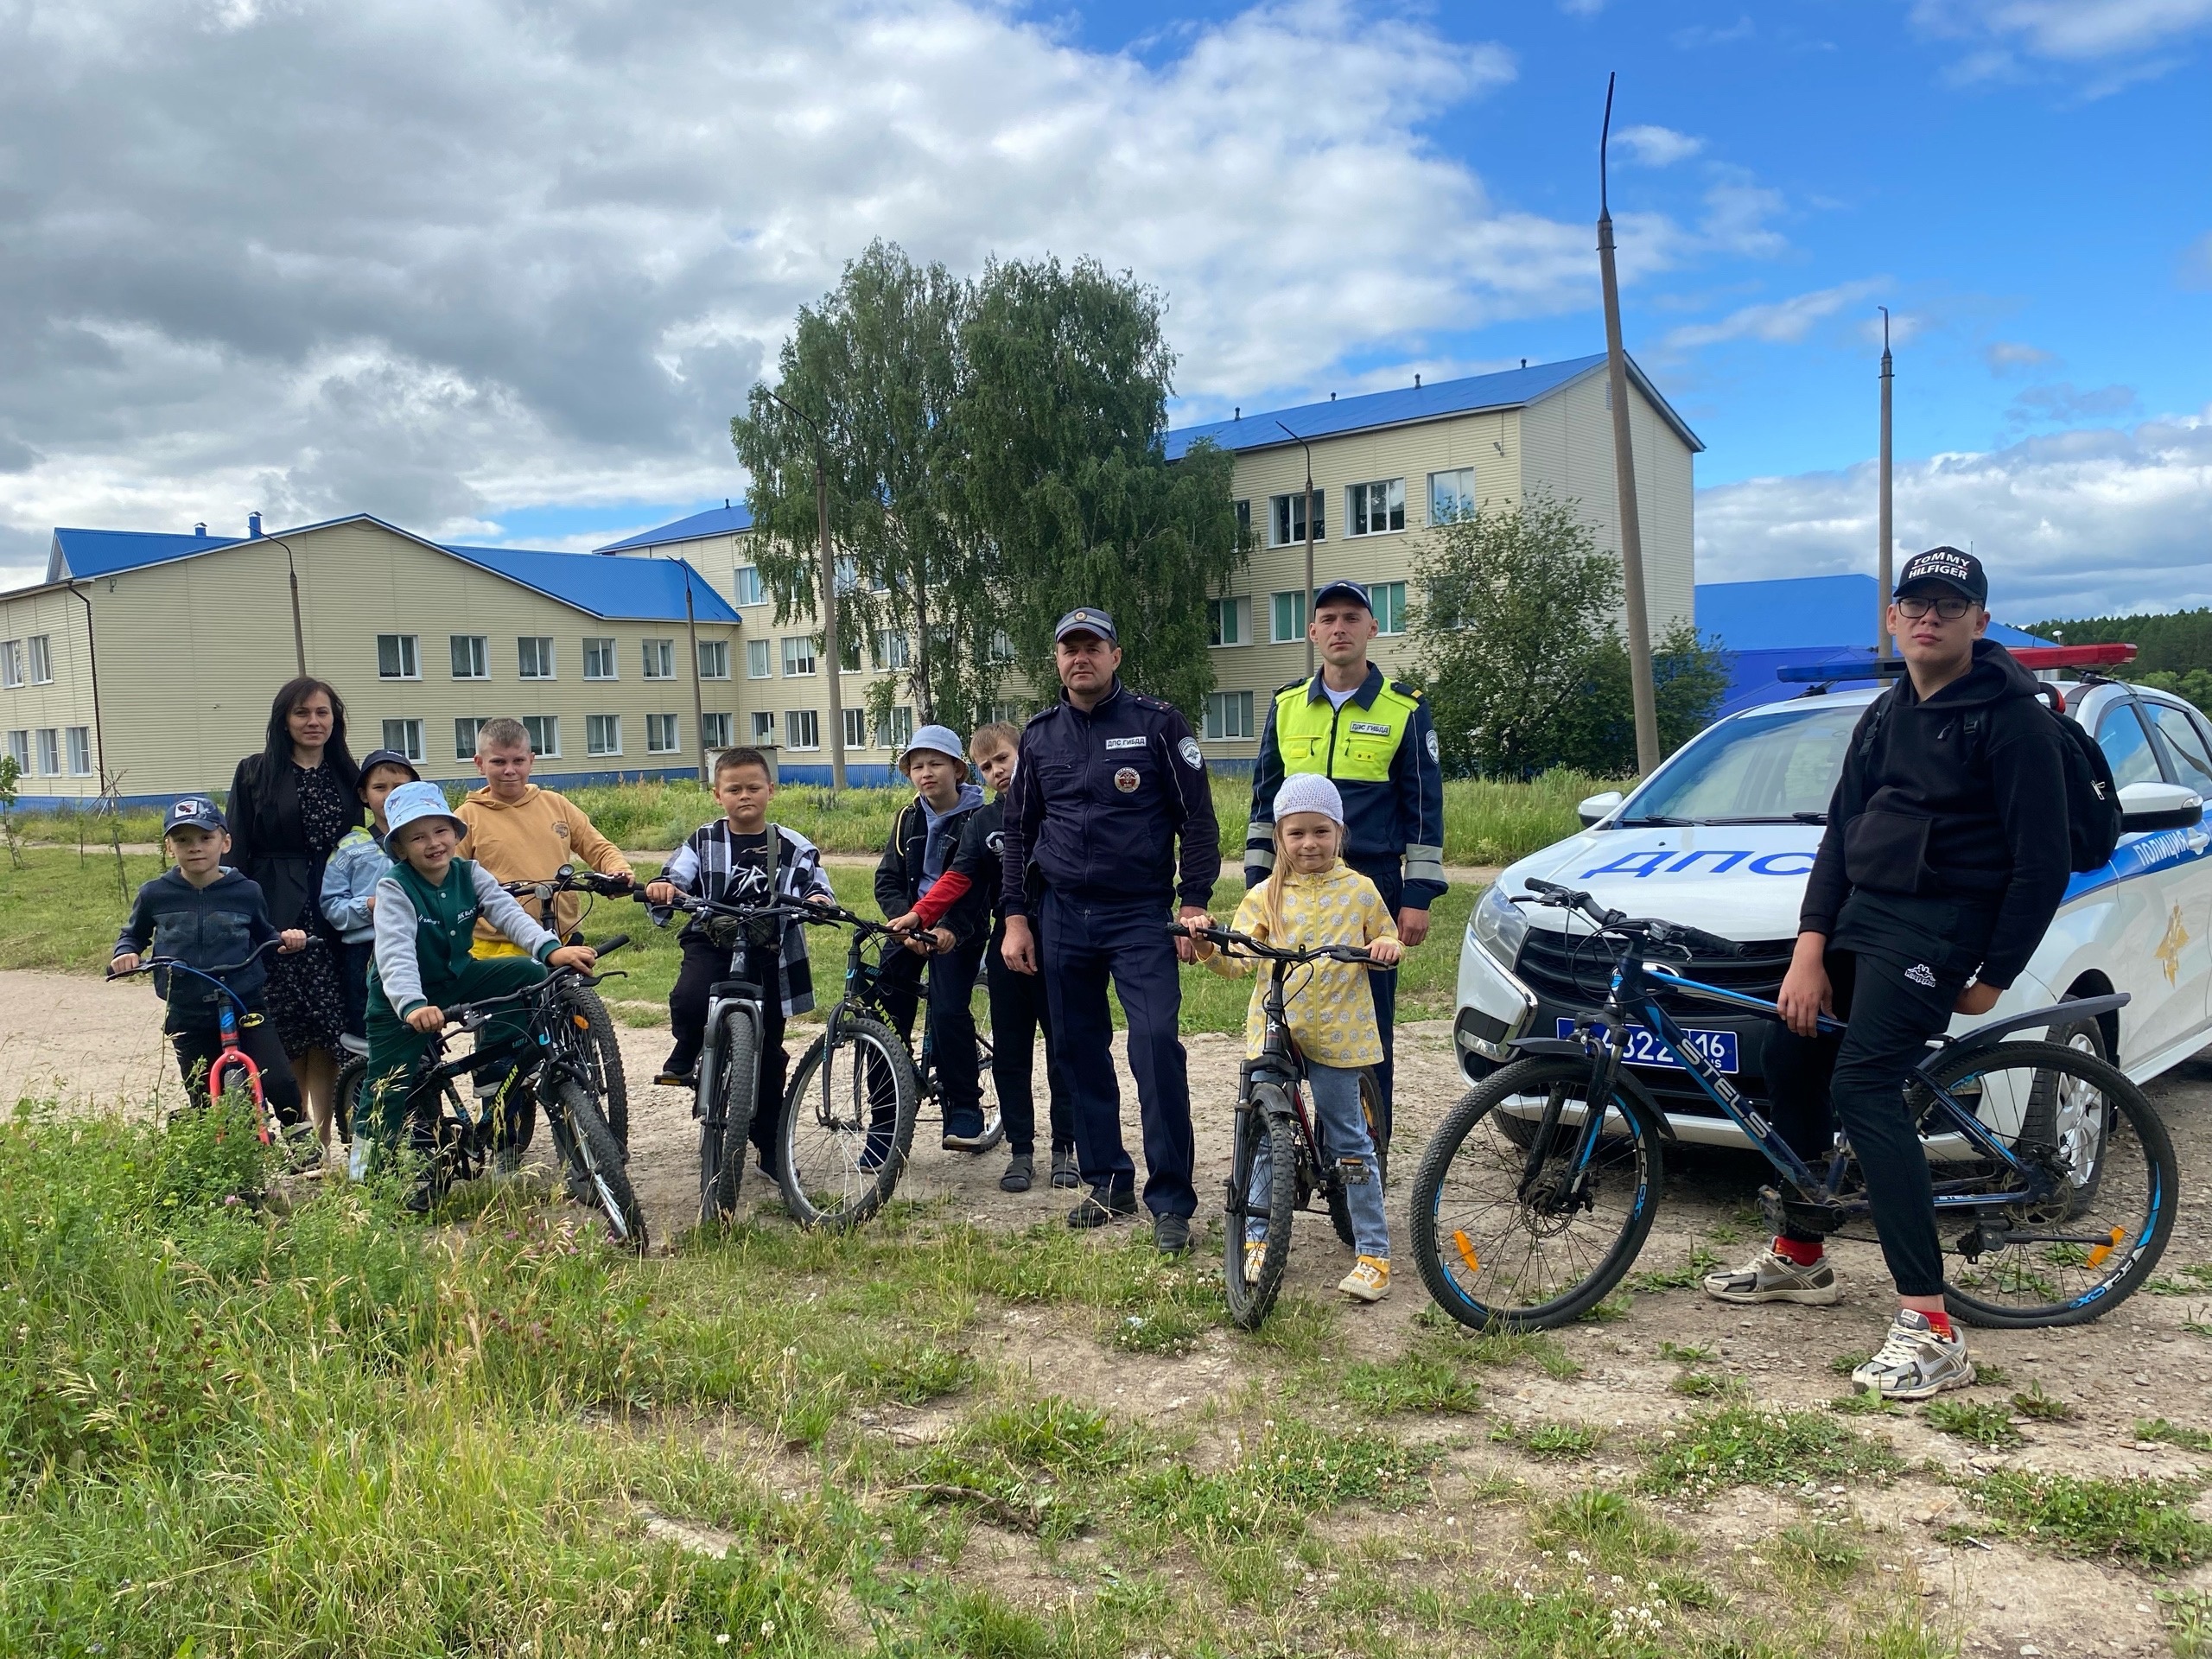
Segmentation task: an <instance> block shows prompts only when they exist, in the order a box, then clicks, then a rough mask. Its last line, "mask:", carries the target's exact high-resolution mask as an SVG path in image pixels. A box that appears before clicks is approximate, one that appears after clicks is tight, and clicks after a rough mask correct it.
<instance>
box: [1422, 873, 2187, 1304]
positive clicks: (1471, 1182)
mask: <svg viewBox="0 0 2212 1659" xmlns="http://www.w3.org/2000/svg"><path fill="white" fill-rule="evenodd" d="M1527 885H1528V887H1529V893H1524V894H1522V896H1521V897H1520V898H1519V899H1516V900H1515V902H1516V903H1529V902H1534V903H1535V904H1537V905H1541V906H1548V907H1551V908H1555V909H1561V910H1566V911H1569V912H1573V914H1575V915H1576V916H1578V917H1579V918H1581V919H1582V920H1583V921H1585V922H1586V923H1587V924H1588V925H1589V928H1590V931H1589V933H1588V934H1587V935H1586V938H1587V939H1588V940H1589V941H1592V942H1593V943H1595V944H1597V945H1598V946H1599V948H1600V949H1602V950H1605V952H1606V953H1607V954H1608V955H1610V956H1611V958H1612V970H1611V979H1610V982H1609V985H1608V988H1607V991H1606V995H1605V1001H1604V1003H1603V1005H1602V1006H1601V1007H1598V1008H1596V1009H1594V1010H1592V1011H1591V1012H1589V1013H1587V1014H1584V1015H1582V1016H1581V1017H1580V1018H1579V1019H1578V1020H1576V1021H1575V1024H1574V1026H1573V1035H1572V1036H1571V1037H1566V1038H1536V1039H1528V1038H1524V1039H1520V1040H1519V1041H1518V1042H1516V1044H1515V1045H1514V1046H1515V1047H1516V1049H1517V1050H1518V1051H1519V1052H1520V1053H1521V1055H1522V1058H1517V1059H1516V1060H1513V1061H1512V1062H1510V1064H1508V1065H1505V1066H1503V1068H1501V1069H1500V1070H1499V1071H1496V1072H1494V1073H1493V1074H1491V1076H1490V1077H1487V1078H1485V1079H1484V1080H1483V1081H1482V1082H1481V1083H1479V1084H1476V1085H1475V1087H1474V1088H1473V1089H1471V1090H1469V1091H1468V1092H1467V1094H1466V1095H1465V1096H1463V1097H1462V1098H1461V1100H1460V1102H1459V1104H1458V1105H1457V1106H1456V1107H1454V1108H1453V1109H1452V1112H1451V1113H1450V1115H1449V1116H1446V1119H1445V1122H1444V1123H1443V1124H1442V1126H1441V1127H1440V1128H1438V1129H1437V1131H1436V1133H1435V1135H1433V1136H1432V1137H1431V1139H1430V1141H1429V1143H1428V1146H1427V1148H1426V1150H1425V1151H1424V1153H1423V1154H1422V1157H1421V1168H1420V1171H1419V1172H1418V1173H1416V1174H1415V1175H1414V1186H1413V1193H1412V1198H1411V1205H1410V1208H1411V1212H1412V1213H1411V1219H1412V1223H1413V1226H1412V1235H1413V1249H1414V1261H1415V1262H1416V1263H1417V1264H1418V1265H1419V1267H1420V1269H1421V1279H1422V1281H1423V1282H1424V1283H1425V1284H1426V1285H1427V1287H1428V1291H1429V1294H1431V1295H1432V1296H1433V1297H1434V1298H1435V1300H1436V1303H1437V1305H1438V1306H1440V1307H1441V1308H1442V1309H1443V1310H1444V1311H1445V1312H1446V1313H1448V1314H1450V1315H1451V1316H1452V1318H1453V1319H1457V1320H1458V1321H1459V1323H1460V1324H1462V1325H1470V1326H1473V1327H1476V1328H1478V1329H1479V1328H1484V1327H1490V1326H1497V1327H1503V1328H1504V1329H1507V1330H1539V1329H1544V1328H1548V1327H1552V1326H1556V1325H1565V1324H1567V1323H1568V1322H1569V1321H1571V1320H1573V1319H1578V1318H1580V1316H1581V1315H1582V1314H1583V1313H1586V1312H1588V1311H1589V1309H1590V1308H1592V1306H1595V1305H1596V1304H1597V1303H1598V1302H1599V1301H1600V1300H1603V1299H1604V1297H1605V1294H1606V1293H1608V1292H1609V1291H1611V1289H1612V1287H1614V1286H1615V1285H1616V1284H1618V1282H1619V1281H1620V1279H1621V1277H1622V1275H1623V1274H1625V1273H1626V1272H1627V1271H1628V1269H1629V1268H1630V1265H1631V1264H1632V1263H1633V1262H1634V1261H1635V1259H1636V1255H1637V1251H1638V1250H1639V1249H1641V1248H1642V1246H1643V1241H1644V1239H1645V1238H1646V1237H1647V1236H1649V1232H1650V1230H1651V1224H1652V1221H1653V1218H1654V1217H1655V1215H1656V1211H1657V1208H1658V1204H1659V1198H1660V1192H1661V1184H1662V1153H1661V1142H1662V1140H1663V1139H1665V1138H1667V1137H1668V1135H1669V1131H1668V1129H1667V1128H1666V1126H1665V1119H1664V1117H1663V1116H1662V1114H1661V1112H1660V1110H1659V1108H1658V1106H1657V1103H1656V1102H1655V1101H1654V1100H1653V1099H1652V1098H1651V1096H1649V1093H1648V1092H1647V1091H1646V1090H1645V1089H1644V1087H1643V1084H1641V1083H1640V1082H1639V1081H1638V1080H1637V1078H1636V1077H1635V1076H1634V1074H1633V1073H1632V1072H1628V1071H1623V1070H1622V1059H1623V1057H1624V1053H1625V1052H1626V1050H1627V1046H1628V1044H1629V1042H1630V1039H1631V1037H1632V1035H1633V1034H1634V1033H1636V1030H1637V1027H1639V1026H1641V1027H1643V1029H1644V1030H1646V1031H1648V1032H1649V1033H1650V1034H1651V1036H1652V1037H1653V1038H1654V1039H1656V1042H1657V1044H1658V1046H1660V1047H1662V1048H1663V1049H1664V1050H1665V1051H1666V1052H1667V1053H1668V1054H1669V1055H1670V1056H1671V1057H1672V1059H1673V1062H1674V1064H1675V1065H1679V1066H1681V1068H1682V1070H1683V1071H1684V1072H1685V1073H1687V1074H1688V1077H1691V1078H1692V1079H1694V1081H1695V1083H1696V1084H1697V1085H1698V1087H1699V1088H1700V1089H1702V1090H1704V1091H1705V1093H1706V1094H1707V1096H1710V1097H1711V1098H1712V1100H1713V1103H1714V1104H1715V1105H1716V1106H1718V1107H1719V1109H1720V1110H1721V1111H1723V1112H1724V1113H1726V1115H1727V1116H1728V1117H1730V1118H1731V1119H1732V1120H1733V1121H1734V1122H1735V1123H1736V1124H1737V1125H1738V1127H1739V1128H1741V1129H1742V1130H1743V1131H1744V1133H1745V1135H1746V1136H1748V1137H1749V1138H1750V1140H1751V1144H1752V1146H1753V1147H1756V1148H1757V1149H1758V1151H1759V1152H1760V1153H1761V1154H1764V1156H1765V1158H1766V1160H1767V1161H1768V1162H1769V1163H1770V1164H1771V1165H1772V1166H1774V1170H1775V1173H1776V1175H1777V1178H1778V1180H1779V1183H1780V1184H1779V1185H1766V1186H1764V1187H1762V1188H1761V1189H1760V1190H1759V1207H1760V1211H1761V1216H1762V1219H1763V1223H1764V1225H1765V1226H1766V1227H1767V1228H1768V1229H1769V1230H1770V1231H1775V1232H1779V1231H1781V1230H1782V1229H1783V1225H1784V1224H1787V1223H1793V1222H1794V1223H1796V1224H1799V1225H1801V1226H1804V1227H1807V1228H1809V1229H1810V1230H1815V1231H1817V1232H1820V1233H1822V1234H1826V1235H1835V1234H1838V1233H1840V1231H1841V1229H1842V1227H1843V1224H1845V1223H1847V1222H1850V1221H1857V1220H1859V1219H1861V1218H1863V1217H1866V1216H1867V1215H1868V1214H1869V1213H1870V1212H1869V1208H1868V1205H1867V1203H1866V1196H1865V1191H1864V1186H1863V1184H1861V1183H1859V1182H1857V1181H1856V1179H1854V1173H1853V1172H1854V1162H1853V1154H1852V1152H1851V1148H1850V1147H1849V1144H1848V1143H1847V1141H1846V1140H1845V1138H1844V1137H1843V1136H1842V1135H1837V1136H1835V1138H1834V1141H1833V1142H1832V1145H1831V1147H1830V1149H1829V1151H1828V1153H1827V1157H1826V1160H1825V1162H1826V1167H1825V1169H1823V1170H1816V1169H1815V1168H1814V1167H1813V1166H1811V1165H1809V1164H1808V1162H1807V1161H1806V1160H1804V1159H1803V1158H1801V1157H1800V1156H1799V1155H1798V1154H1797V1153H1796V1151H1795V1150H1794V1149H1793V1148H1792V1147H1790V1146H1789V1143H1788V1142H1787V1141H1784V1140H1783V1138H1782V1136H1781V1135H1780V1133H1779V1132H1778V1131H1777V1129H1776V1128H1775V1127H1774V1126H1773V1125H1772V1124H1771V1123H1770V1122H1768V1120H1767V1118H1766V1116H1765V1114H1764V1112H1762V1111H1761V1110H1760V1109H1759V1107H1758V1105H1757V1104H1756V1103H1753V1102H1752V1101H1751V1100H1749V1099H1747V1098H1746V1097H1745V1096H1744V1095H1743V1094H1742V1093H1741V1091H1739V1090H1738V1089H1737V1088H1736V1086H1735V1084H1732V1082H1730V1081H1729V1079H1728V1078H1727V1077H1726V1075H1724V1074H1723V1072H1722V1071H1720V1069H1719V1066H1717V1065H1715V1064H1714V1063H1713V1061H1712V1060H1711V1059H1710V1058H1708V1057H1707V1055H1706V1054H1705V1053H1704V1052H1701V1051H1700V1049H1698V1048H1697V1047H1696V1046H1694V1045H1693V1043H1692V1042H1691V1040H1690V1039H1689V1038H1688V1036H1687V1035H1686V1034H1685V1033H1683V1032H1682V1030H1681V1027H1678V1026H1677V1025H1676V1024H1675V1021H1674V1020H1673V1019H1672V1018H1671V1017H1670V1016H1669V1014H1668V1011H1667V1009H1666V1007H1664V1006H1663V1005H1662V1003H1661V1001H1659V995H1660V993H1661V992H1662V991H1665V992H1667V993H1669V994H1672V995H1682V996H1688V997H1693V998H1696V999H1699V1000H1702V1001H1717V1002H1721V1003H1725V1004H1726V1005H1727V1006H1729V1007H1737V1008H1745V1009H1750V1010H1751V1011H1753V1012H1756V1013H1759V1014H1765V1015H1766V1016H1767V1017H1769V1018H1770V1019H1776V1020H1779V1018H1780V1016H1779V1014H1777V1011H1776V1007H1775V1005H1774V1004H1773V1003H1772V1002H1770V1001H1765V1000H1764V999H1762V998H1759V997H1757V996H1752V995H1746V994H1745V993H1743V992H1739V991H1732V990H1728V989H1725V988H1720V987H1717V986H1711V985H1705V984H1700V982H1697V981H1695V980H1691V979H1687V978H1684V977H1683V976H1681V975H1680V974H1678V973H1676V972H1675V971H1674V970H1673V969H1670V968H1669V967H1668V966H1667V964H1666V963H1665V962H1664V961H1651V960H1647V953H1653V954H1660V955H1664V954H1668V953H1675V952H1679V953H1681V955H1683V956H1685V957H1687V956H1688V955H1689V954H1691V953H1696V954H1702V955H1707V956H1723V957H1725V956H1730V955H1733V954H1736V953H1737V947H1736V946H1735V945H1734V944H1732V942H1731V941H1729V940H1726V939H1722V938H1716V937H1715V936H1713V934H1710V933H1707V932H1705V931H1702V930H1700V929H1698V928H1694V927H1689V926H1685V925H1682V924H1681V923H1677V922H1669V921H1665V920H1662V919H1659V918H1631V917H1628V916H1624V915H1623V914H1622V913H1621V912H1618V911H1616V910H1607V909H1605V908H1604V907H1602V906H1599V905H1598V904H1597V903H1596V902H1595V901H1594V900H1593V899H1592V898H1591V897H1590V895H1589V894H1588V893H1580V892H1575V891H1573V890H1571V889H1569V888H1567V887H1560V886H1557V885H1555V884H1554V883H1552V882H1548V881H1535V880H1532V881H1529V883H1528V884H1527ZM2127 1000H2128V999H2127V997H2126V995H2110V996H2096V997H2084V998H2080V999H2076V1000H2074V1001H2067V1002H2063V1003H2059V1004H2056V1005H2054V1006H2052V1007H2042V1008H2035V1009H2031V1010H2029V1011H2027V1012H2025V1013H2023V1014H2013V1015H2011V1016H2009V1017H2007V1018H2005V1019H2003V1020H1993V1021H1991V1022H1989V1023H1987V1024H1985V1025H1982V1026H1979V1027H1975V1028H1974V1030H1972V1031H1970V1032H1967V1033H1966V1034H1965V1035H1963V1036H1960V1037H1951V1036H1948V1035H1947V1036H1945V1037H1943V1038H1942V1039H1939V1040H1938V1041H1936V1042H1935V1043H1933V1044H1932V1045H1931V1046H1930V1048H1929V1053H1928V1055H1927V1056H1926V1058H1923V1060H1922V1061H1921V1062H1920V1064H1919V1065H1918V1066H1916V1068H1915V1070H1914V1071H1913V1074H1912V1076H1911V1078H1910V1080H1909V1082H1908V1084H1907V1085H1906V1102H1907V1104H1908V1106H1909V1108H1910V1110H1911V1112H1912V1114H1913V1117H1914V1121H1915V1122H1916V1124H1917V1125H1918V1126H1919V1128H1920V1132H1921V1135H1922V1137H1923V1142H1924V1144H1925V1145H1926V1146H1927V1148H1928V1154H1929V1162H1930V1166H1931V1170H1930V1173H1931V1174H1932V1175H1934V1176H1935V1178H1936V1179H1935V1182H1934V1187H1935V1205H1936V1223H1937V1226H1938V1230H1939V1232H1948V1235H1949V1236H1948V1237H1947V1238H1946V1239H1945V1240H1944V1243H1943V1249H1944V1253H1945V1255H1946V1256H1947V1257H1952V1258H1955V1259H1956V1262H1957V1263H1958V1265H1957V1266H1956V1267H1955V1268H1954V1267H1952V1266H1950V1265H1949V1264H1948V1263H1947V1266H1946V1271H1945V1274H1944V1300H1945V1302H1946V1305H1947V1306H1948V1307H1949V1309H1950V1311H1951V1313H1952V1314H1953V1316H1954V1317H1955V1318H1957V1319H1963V1320H1965V1321H1966V1322H1967V1323H1968V1324H1970V1325H1985V1326H1997V1327H2005V1328H2015V1329H2018V1328H2023V1327H2028V1326H2038V1325H2075V1324H2080V1323H2082V1322H2084V1321H2086V1320H2088V1319H2095V1318H2097V1317H2099V1316H2100V1315H2101V1314H2103V1313H2106V1312H2107V1311H2108V1310H2110V1309H2111V1308H2113V1307H2115V1306H2118V1305H2119V1304H2120V1302H2121V1301H2123V1300H2126V1297H2127V1296H2128V1295H2129V1294H2131V1293H2132V1292H2133V1290H2134V1289H2135V1288H2136V1287H2138V1286H2139V1285H2140V1284H2141V1283H2142V1281H2143V1280H2144V1279H2145V1276H2146V1275H2147V1274H2149V1273H2150V1271H2151V1269H2152V1268H2153V1267H2155V1266H2156V1265H2157V1263H2158V1257H2159V1255H2160V1254H2161V1253H2162V1252H2163V1251H2164V1249H2165V1247H2166V1243H2167V1240H2168V1238H2169V1237H2170V1236H2171V1233H2172V1230H2173V1225H2174V1218H2175V1210H2176V1205H2177V1195H2178V1192H2179V1185H2180V1182H2179V1174H2178V1170H2177V1165H2176V1161H2175V1157H2174V1150H2173V1143H2172V1141H2171V1139H2170V1138H2169V1137H2168V1135H2167V1134H2166V1129H2165V1126H2164V1123H2163V1122H2160V1121H2159V1118H2158V1113H2157V1112H2156V1111H2155V1110H2154V1109H2152V1105H2151V1103H2150V1102H2149V1101H2148V1100H2147V1099H2145V1097H2144V1095H2143V1092H2142V1090H2139V1089H2138V1088H2137V1087H2136V1086H2135V1084H2133V1083H2132V1082H2130V1081H2129V1080H2128V1078H2127V1077H2126V1075H2125V1074H2123V1073H2122V1072H2121V1071H2119V1070H2118V1069H2117V1068H2116V1067H2114V1066H2112V1065H2108V1064H2107V1063H2106V1062H2105V1061H2103V1060H2101V1059H2099V1058H2096V1057H2095V1056H2094V1055H2092V1054H2090V1053H2088V1052H2086V1051H2085V1050H2084V1049H2082V1048H2081V1047H2078V1046H2065V1045H2062V1044H2058V1043H2054V1042H2050V1041H2042V1042H2037V1041H2008V1040H2005V1039H2008V1038H2010V1037H2011V1036H2012V1033H2015V1032H2020V1031H2024V1030H2028V1029H2031V1028H2033V1027H2050V1028H2060V1029H2063V1028H2067V1027H2074V1026H2075V1025H2077V1024H2078V1023H2079V1022H2080V1021H2082V1020H2093V1019H2094V1018H2096V1017H2097V1016H2099V1015H2101V1014H2106V1013H2108V1012H2110V1011H2112V1010H2113V1009H2116V1008H2120V1007H2125V1006H2126V1002H2127ZM1820 1027H1821V1030H1822V1031H1824V1032H1838V1031H1840V1030H1842V1029H1843V1027H1842V1025H1841V1024H1840V1022H1839V1021H1836V1020H1832V1019H1829V1018H1827V1016H1825V1015H1823V1016H1821V1021H1820ZM1502 1114H1510V1115H1511V1116H1516V1117H1519V1118H1521V1119H1522V1120H1524V1121H1525V1120H1533V1127H1532V1128H1530V1131H1529V1135H1528V1136H1527V1139H1526V1141H1525V1145H1518V1144H1516V1143H1515V1140H1514V1138H1513V1137H1511V1136H1509V1135H1506V1134H1505V1133H1503V1131H1502V1130H1500V1129H1499V1128H1498V1121H1499V1118H1500V1116H1501V1115H1502ZM1585 1221H1587V1225H1585V1224H1584V1223H1585ZM1447 1251H1448V1255H1447ZM1455 1264H1456V1265H1455Z"/></svg>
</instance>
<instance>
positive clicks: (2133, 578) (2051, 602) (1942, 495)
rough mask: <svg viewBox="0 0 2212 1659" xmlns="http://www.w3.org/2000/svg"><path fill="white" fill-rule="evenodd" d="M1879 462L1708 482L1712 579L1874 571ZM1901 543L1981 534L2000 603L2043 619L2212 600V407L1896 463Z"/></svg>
mask: <svg viewBox="0 0 2212 1659" xmlns="http://www.w3.org/2000/svg"><path fill="white" fill-rule="evenodd" d="M1875 487H1876V480H1875V469H1874V464H1873V462H1872V461H1866V462H1863V463H1861V464H1860V465H1859V466H1856V467H1851V468H1849V469H1847V470H1846V471H1842V472H1834V473H1808V474H1802V475H1799V476H1796V477H1789V478H1755V479H1747V480H1744V481H1742V482H1740V483H1735V484H1723V485H1719V486H1716V487H1714V488H1712V489H1707V490H1702V491H1700V492H1699V493H1698V501H1697V529H1698V536H1697V573H1698V579H1699V580H1700V582H1740V581H1748V580H1751V579H1754V578H1758V577H1764V576H1798V575H1831V574H1834V573H1838V572H1842V571H1851V570H1870V571H1871V570H1872V569H1873V567H1874V554H1875V507H1876V501H1875ZM1895 491H1896V524H1897V543H1898V545H1899V547H1900V548H1901V549H1904V550H1915V549H1918V548H1923V547H1932V546H1935V545H1936V544H1937V543H1943V542H1948V543H1951V544H1952V545H1954V546H1957V547H1964V546H1966V545H1967V543H1973V545H1974V551H1975V552H1977V553H1979V554H1980V556H1982V558H1983V559H1985V560H1986V562H1987V563H1988V565H1989V571H1990V593H1991V607H1992V608H1993V609H1994V610H1995V611H1997V613H1999V615H2000V616H2003V617H2005V618H2007V619H2008V620H2016V621H2034V620H2040V619H2042V618H2045V617H2053V616H2083V615H2094V614H2097V613H2109V612H2124V611H2130V610H2152V611H2166V610H2173V609H2177V608H2181V607H2190V606H2199V605H2206V604H2212V406H2208V407H2207V408H2206V409H2205V410H2202V412H2200V413H2198V414H2196V415H2194V416H2183V417H2178V418H2166V419H2161V420H2156V421H2146V422H2145V423H2142V424H2140V425H2138V426H2134V427H2130V428H2104V429H2092V430H2078V431H2073V432H2065V433H2060V434H2056V435H2052V436H2048V437H2036V438H2029V439H2026V440H2024V441H2023V442H2018V443H2015V444H2012V445H2010V446H2008V447H2006V448H2001V449H1993V450H1990V451H1986V452H1984V453H1980V454H1948V455H1936V456H1932V457H1929V458H1928V459H1925V460H1920V461H1904V462H1901V463H1899V464H1898V466H1897V468H1896V474H1895Z"/></svg>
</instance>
